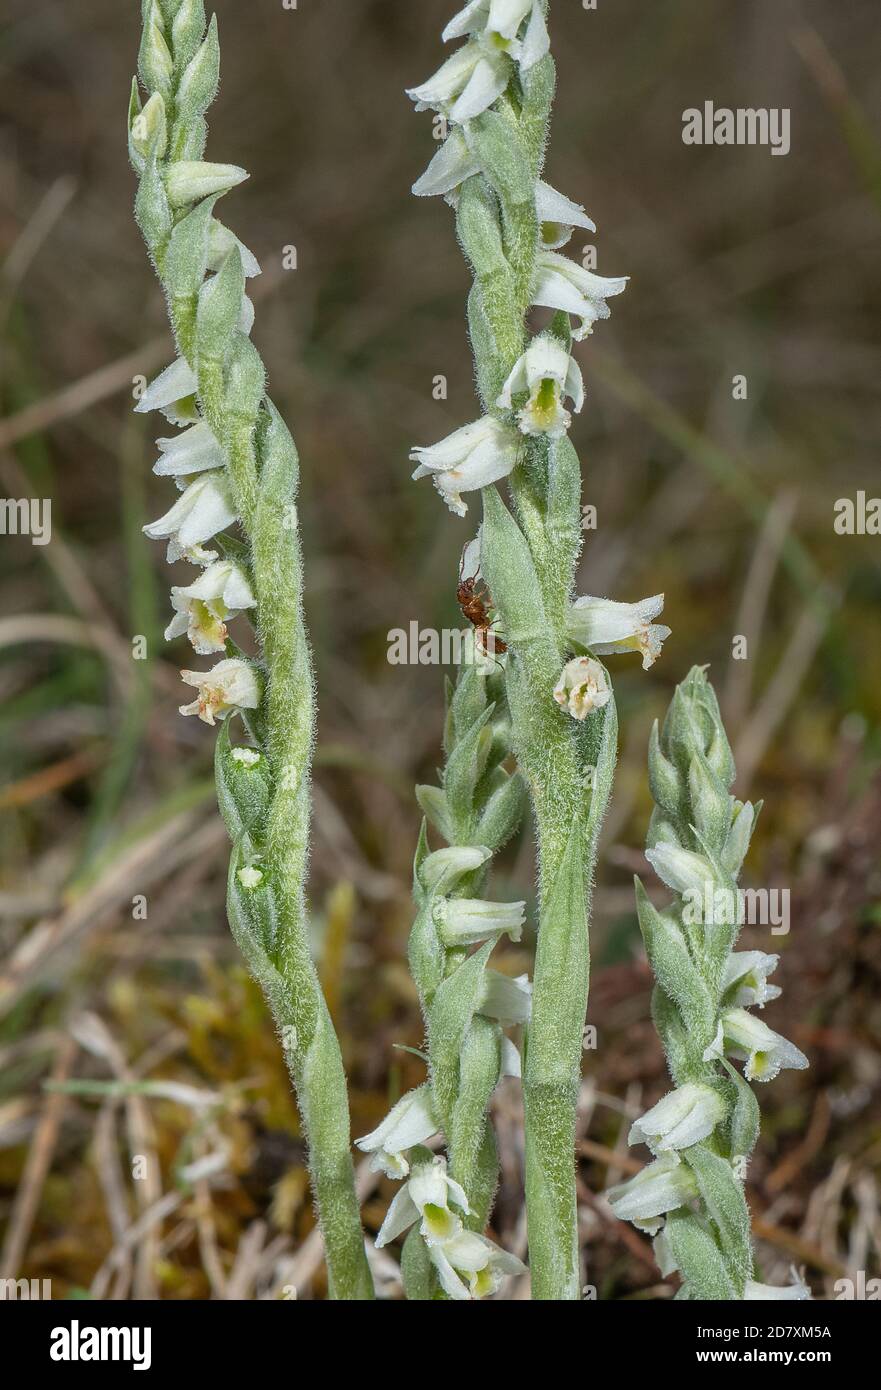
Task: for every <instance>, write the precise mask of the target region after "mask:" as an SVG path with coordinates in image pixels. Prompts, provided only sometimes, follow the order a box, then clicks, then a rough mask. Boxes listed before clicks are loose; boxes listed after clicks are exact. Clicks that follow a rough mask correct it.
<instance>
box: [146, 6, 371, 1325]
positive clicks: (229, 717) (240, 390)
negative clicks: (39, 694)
mask: <svg viewBox="0 0 881 1390" xmlns="http://www.w3.org/2000/svg"><path fill="white" fill-rule="evenodd" d="M142 11H143V37H142V41H141V49H140V55H139V62H138V70H139V75H140V80H141V85H142V87H143V90H144V91H145V93H146V100H142V96H141V91H140V90H139V86H138V82H137V79H135V81H134V83H133V85H132V97H131V106H130V110H129V153H130V157H131V161H132V164H133V166H134V169H135V172H136V173H137V175H138V177H139V186H138V193H137V199H136V204H135V213H136V217H137V220H138V225H139V226H140V229H141V231H142V233H143V236H144V240H145V241H146V244H147V249H148V251H149V253H150V257H151V260H152V261H153V264H154V266H155V268H156V272H157V274H158V276H159V279H160V281H161V283H162V286H163V289H164V290H165V293H166V297H167V300H168V307H169V315H170V318H171V324H172V328H173V330H174V335H175V340H176V343H177V348H178V354H179V355H178V357H177V360H176V361H175V362H174V363H173V364H172V365H171V366H170V367H168V368H167V369H166V370H165V371H164V372H162V374H161V375H160V376H159V377H158V378H157V379H156V380H155V381H154V382H152V383H151V384H150V385H149V386H148V387H147V388H146V390H145V391H144V392H143V394H142V395H141V397H140V400H139V402H138V405H137V407H136V409H137V410H139V411H152V410H159V411H161V412H162V413H163V414H164V415H165V417H166V418H167V419H168V421H169V422H170V424H171V425H172V426H173V427H174V428H175V429H176V430H177V431H178V432H177V433H174V434H172V435H171V436H170V437H168V438H161V439H160V440H159V441H158V445H159V450H160V458H159V461H158V462H157V464H156V466H155V469H154V471H155V472H156V473H157V474H159V475H160V476H163V477H168V478H170V479H171V480H172V481H173V482H174V484H175V485H176V486H177V488H178V489H179V491H180V496H179V497H178V498H177V500H176V501H175V503H174V505H173V506H172V507H171V509H170V510H169V511H168V513H167V514H166V515H165V516H163V517H161V518H160V519H159V520H158V521H156V522H154V523H152V524H151V525H149V526H146V527H145V528H144V529H145V531H146V533H147V535H148V536H151V537H153V538H154V539H164V540H167V542H168V559H169V561H170V562H174V561H177V560H186V561H188V562H189V563H190V564H191V565H192V566H193V567H194V572H195V578H194V579H193V580H192V582H190V583H188V584H185V585H183V586H177V587H175V588H173V589H172V591H171V599H172V605H173V609H174V615H173V617H172V621H171V623H170V625H169V627H168V630H167V632H166V636H167V637H168V638H174V637H177V636H181V635H183V634H184V633H186V634H187V635H188V637H189V640H190V642H191V643H192V646H193V648H194V650H195V651H196V653H197V654H198V655H200V656H210V655H212V654H216V655H218V656H219V657H220V658H221V659H220V660H219V661H218V662H217V663H216V664H215V665H214V666H213V667H211V669H210V670H205V671H184V672H182V676H183V679H184V681H185V682H186V683H187V684H188V685H190V686H193V687H195V689H196V692H197V694H196V698H195V699H194V700H193V701H192V703H190V704H187V705H184V706H182V709H181V712H182V713H183V714H195V715H198V717H199V718H200V719H202V720H204V722H205V723H207V724H210V725H213V724H214V723H215V721H216V720H221V721H223V722H222V724H221V728H220V732H219V736H218V738H217V745H216V759H215V767H216V776H217V795H218V801H219V804H220V809H221V811H222V813H223V816H224V819H225V821H226V824H227V827H228V829H229V834H230V838H231V840H232V855H231V860H230V867H229V888H228V899H227V902H228V913H229V921H230V926H231V928H232V931H233V935H234V936H235V939H236V941H237V942H238V945H239V947H240V949H241V951H242V954H243V955H244V957H245V960H246V961H247V963H248V966H249V968H250V969H251V971H252V973H253V974H254V976H255V978H256V979H257V980H258V981H259V983H260V985H261V987H262V989H263V991H264V993H265V995H266V999H267V1001H268V1003H269V1006H270V1008H271V1009H272V1012H273V1015H274V1018H275V1021H276V1024H277V1025H278V1028H279V1031H280V1034H281V1038H282V1042H283V1046H284V1050H285V1055H286V1058H287V1062H288V1065H289V1068H290V1072H291V1076H292V1078H293V1082H294V1086H295V1089H296V1093H297V1099H298V1103H299V1107H300V1113H301V1115H302V1119H303V1124H304V1128H305V1131H306V1134H307V1137H308V1141H309V1163H310V1171H311V1176H312V1185H313V1190H314V1193H315V1199H316V1204H317V1208H318V1213H319V1219H320V1223H321V1229H322V1233H323V1236H324V1244H325V1250H326V1255H327V1265H328V1278H329V1290H330V1295H331V1297H332V1298H344V1299H368V1298H371V1297H372V1296H373V1285H372V1280H371V1275H370V1271H369V1268H368V1265H367V1259H366V1255H365V1250H364V1240H363V1236H362V1232H361V1223H360V1217H359V1212H358V1202H357V1198H356V1195H355V1187H354V1169H353V1165H352V1157H351V1150H350V1139H349V1110H348V1100H347V1095H346V1083H345V1076H344V1073H343V1065H342V1057H341V1055H340V1048H339V1043H338V1041H337V1037H336V1034H335V1032H334V1029H333V1025H332V1023H331V1020H330V1015H329V1013H328V1010H327V1006H326V1003H325V1000H324V997H323V995H322V992H321V988H320V985H319V982H318V977H317V974H316V971H315V967H314V965H313V963H312V959H311V957H310V953H309V934H308V917H307V912H306V904H305V891H304V890H305V879H306V870H307V857H308V842H309V815H310V803H311V797H310V768H311V758H312V743H313V726H314V717H315V700H314V690H313V680H312V670H311V660H310V653H309V644H308V640H307V637H306V631H305V626H304V622H303V611H302V562H301V551H300V538H299V532H298V521H297V510H296V504H295V499H296V493H297V485H298V471H299V464H298V459H297V451H296V448H295V446H294V442H293V440H292V438H291V436H290V434H289V432H288V430H287V428H286V426H285V424H284V422H283V420H282V419H281V416H280V415H279V413H278V411H277V410H276V408H275V406H274V405H273V404H272V401H271V400H270V399H269V397H268V396H267V394H266V381H265V371H264V367H263V363H262V361H261V359H260V355H259V353H258V352H257V349H256V348H255V347H254V346H253V344H252V342H251V339H250V332H251V328H252V325H253V321H254V311H253V306H252V304H251V301H250V300H249V299H248V297H247V295H246V293H245V288H246V282H247V280H248V279H249V278H250V277H252V276H254V275H257V274H259V270H260V268H259V266H258V264H257V262H256V260H255V258H254V256H253V255H252V254H251V252H250V251H249V250H248V249H247V248H246V247H245V246H243V245H242V243H241V242H240V241H239V240H238V238H237V237H236V236H235V235H234V234H233V233H232V232H231V231H230V230H229V229H228V228H227V227H226V226H224V224H223V223H222V222H220V221H219V220H218V218H217V217H216V215H215V213H216V208H217V204H218V201H219V199H220V198H221V197H222V196H223V195H224V194H225V193H227V192H229V190H230V189H232V188H234V187H235V186H236V185H237V184H239V183H241V182H242V181H243V180H244V179H245V178H246V177H247V175H246V173H245V171H244V170H243V169H239V168H236V167H235V166H233V165H228V164H210V163H206V162H205V161H204V160H203V157H202V156H203V153H204V148H205V139H206V124H205V112H206V111H207V109H208V107H209V105H210V104H211V102H212V101H213V99H214V96H215V94H216V91H217V86H218V80H219V71H220V50H219V43H218V35H217V21H216V18H213V19H212V20H211V23H210V24H206V16H205V9H204V5H203V3H202V0H144V3H143V6H142ZM230 527H236V528H237V530H236V532H235V533H234V534H229V533H228V528H230ZM244 613H248V614H250V615H251V616H252V618H253V624H254V629H255V633H256V640H257V649H258V656H257V658H256V659H254V660H251V659H248V658H247V657H246V656H245V655H244V654H243V653H242V651H241V650H240V649H239V648H238V647H237V646H236V644H235V642H234V641H233V639H232V638H231V637H230V635H229V632H228V626H229V624H230V622H231V620H232V619H234V618H236V617H237V616H238V615H240V614H244ZM234 720H235V721H236V723H237V724H238V722H239V720H240V724H241V728H242V729H243V732H244V737H243V738H241V740H240V741H239V742H237V743H234V742H233V740H232V737H231V730H230V725H231V724H232V723H233V721H234Z"/></svg>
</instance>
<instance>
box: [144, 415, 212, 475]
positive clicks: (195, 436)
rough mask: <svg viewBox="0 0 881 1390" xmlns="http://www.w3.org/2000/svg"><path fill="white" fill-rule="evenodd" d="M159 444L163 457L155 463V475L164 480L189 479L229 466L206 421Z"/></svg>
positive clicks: (158, 440)
mask: <svg viewBox="0 0 881 1390" xmlns="http://www.w3.org/2000/svg"><path fill="white" fill-rule="evenodd" d="M156 443H157V444H158V446H159V450H160V452H161V454H162V457H161V458H160V459H158V460H157V462H156V463H154V465H153V472H154V473H156V474H157V475H158V476H159V477H161V478H175V479H177V478H189V477H190V476H191V475H192V474H194V473H205V472H208V471H209V470H211V469H215V468H224V467H225V466H226V455H225V454H224V452H223V449H222V448H221V446H220V444H219V442H218V441H217V439H216V438H215V436H214V435H213V434H212V432H211V428H210V426H209V425H208V424H207V423H206V421H205V420H200V421H199V423H198V425H191V426H190V428H189V429H188V430H184V431H183V433H182V434H176V435H174V436H172V438H170V439H157V440H156Z"/></svg>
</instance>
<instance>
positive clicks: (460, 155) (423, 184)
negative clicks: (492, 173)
mask: <svg viewBox="0 0 881 1390" xmlns="http://www.w3.org/2000/svg"><path fill="white" fill-rule="evenodd" d="M480 170H481V164H480V160H479V159H478V158H477V156H476V155H475V154H474V153H473V152H472V151H471V150H470V149H469V147H468V142H467V140H466V139H465V136H464V134H463V133H462V131H461V130H459V129H456V128H454V129H453V130H451V131H450V134H449V135H448V136H447V138H446V140H445V141H444V143H443V144H442V145H441V147H440V149H439V150H438V152H437V154H436V155H435V156H434V159H433V160H432V161H431V163H430V164H429V166H428V168H427V169H426V171H425V173H424V174H423V175H422V176H421V178H418V179H417V180H416V182H415V183H414V185H413V190H412V191H413V192H414V193H415V195H416V197H417V198H433V197H436V196H437V195H443V196H444V197H446V196H447V195H448V194H450V193H453V192H454V190H455V189H457V188H459V186H460V185H461V184H463V183H464V182H465V180H466V179H470V178H471V177H472V175H473V174H479V173H480Z"/></svg>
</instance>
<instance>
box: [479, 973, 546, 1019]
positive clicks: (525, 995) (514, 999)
mask: <svg viewBox="0 0 881 1390" xmlns="http://www.w3.org/2000/svg"><path fill="white" fill-rule="evenodd" d="M531 1012H532V984H531V982H530V980H529V977H528V976H527V975H518V976H517V977H516V979H512V978H511V976H510V975H501V974H500V973H499V971H498V970H485V971H484V972H483V983H482V984H481V988H480V999H479V1002H478V1005H477V1013H479V1014H483V1015H485V1017H486V1018H494V1019H496V1020H497V1021H498V1022H499V1023H501V1025H502V1027H503V1028H508V1027H511V1026H512V1025H514V1024H517V1023H528V1022H529V1017H530V1014H531Z"/></svg>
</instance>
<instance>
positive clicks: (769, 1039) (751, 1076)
mask: <svg viewBox="0 0 881 1390" xmlns="http://www.w3.org/2000/svg"><path fill="white" fill-rule="evenodd" d="M722 1032H723V1035H724V1038H725V1046H726V1048H727V1050H728V1051H729V1052H730V1054H731V1056H732V1057H737V1058H739V1059H742V1060H744V1061H745V1062H746V1067H745V1069H744V1074H745V1076H746V1079H747V1081H773V1080H774V1077H775V1076H776V1075H777V1074H778V1072H780V1071H782V1070H783V1069H784V1067H789V1068H791V1069H792V1070H793V1071H804V1069H805V1067H807V1066H808V1065H809V1063H808V1059H807V1057H806V1056H805V1054H804V1053H803V1052H802V1051H801V1050H800V1049H799V1048H797V1047H796V1045H795V1043H791V1042H789V1040H788V1039H787V1038H784V1037H781V1035H780V1034H779V1033H775V1032H774V1030H773V1028H769V1027H768V1025H767V1024H766V1023H763V1022H762V1020H761V1019H760V1018H756V1017H755V1015H754V1014H750V1013H747V1011H746V1009H726V1010H725V1011H724V1013H723V1014H722Z"/></svg>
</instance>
